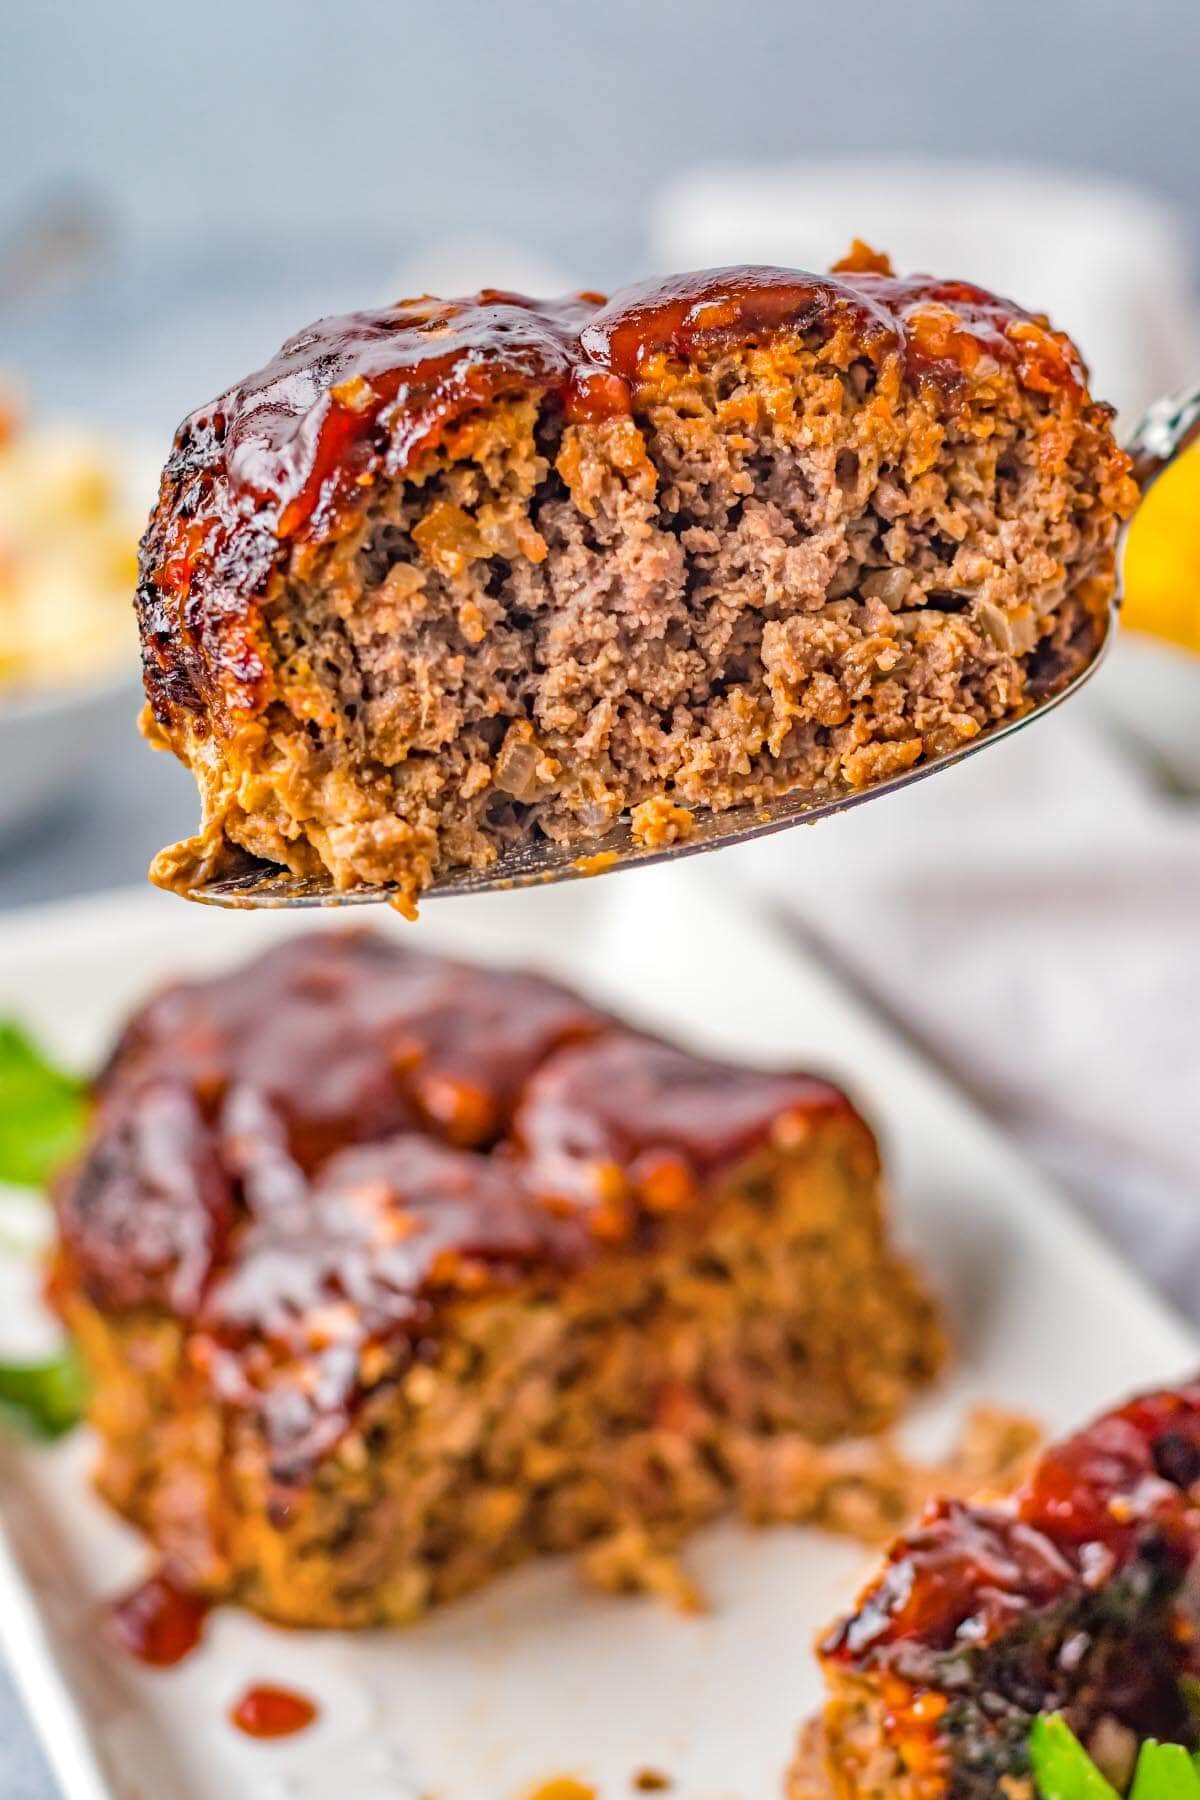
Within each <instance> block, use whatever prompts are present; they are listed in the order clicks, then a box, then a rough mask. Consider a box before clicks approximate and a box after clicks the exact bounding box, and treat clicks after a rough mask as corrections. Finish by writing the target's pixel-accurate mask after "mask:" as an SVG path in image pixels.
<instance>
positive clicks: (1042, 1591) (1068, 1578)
mask: <svg viewBox="0 0 1200 1800" xmlns="http://www.w3.org/2000/svg"><path fill="white" fill-rule="evenodd" d="M1148 1547H1149V1549H1150V1553H1151V1554H1152V1555H1153V1557H1154V1559H1155V1562H1156V1564H1157V1566H1159V1567H1161V1568H1167V1569H1171V1570H1174V1571H1175V1572H1176V1573H1177V1575H1178V1577H1179V1579H1180V1580H1182V1578H1183V1575H1184V1574H1185V1572H1186V1571H1187V1569H1188V1567H1189V1565H1190V1564H1191V1562H1192V1561H1193V1559H1194V1558H1195V1557H1196V1556H1197V1555H1198V1554H1200V1386H1193V1387H1188V1388H1184V1389H1182V1390H1181V1391H1180V1392H1178V1393H1162V1394H1151V1395H1147V1396H1144V1397H1142V1398H1140V1399H1137V1400H1134V1401H1131V1402H1130V1403H1129V1404H1128V1405H1126V1406H1124V1407H1122V1408H1120V1409H1119V1410H1117V1411H1115V1412H1112V1413H1109V1414H1106V1415H1105V1416H1104V1417H1103V1418H1101V1419H1099V1420H1097V1421H1096V1422H1095V1423H1094V1424H1093V1425H1091V1426H1089V1427H1088V1428H1087V1429H1086V1430H1084V1431H1082V1432H1080V1433H1079V1434H1078V1435H1077V1436H1075V1437H1072V1438H1068V1439H1067V1440H1066V1441H1065V1442H1064V1443H1062V1444H1058V1445H1056V1446H1054V1447H1053V1448H1052V1449H1050V1450H1049V1451H1047V1452H1046V1454H1045V1455H1044V1456H1043V1457H1042V1459H1041V1461H1040V1462H1039V1463H1038V1465H1037V1467H1036V1469H1035V1470H1034V1472H1033V1475H1032V1476H1031V1478H1030V1480H1029V1481H1028V1482H1027V1483H1026V1485H1025V1486H1024V1487H1023V1488H1022V1489H1021V1490H1020V1491H1019V1492H1018V1494H1017V1495H1016V1496H1015V1497H1014V1499H1013V1501H1011V1502H1010V1503H1008V1504H1001V1505H997V1506H993V1507H985V1506H969V1505H964V1504H962V1503H961V1502H953V1501H939V1502H935V1503H934V1504H933V1505H932V1506H931V1508H930V1509H929V1510H928V1511H927V1512H926V1515H925V1517H924V1519H923V1520H922V1522H921V1524H920V1525H919V1526H918V1527H917V1529H916V1530H915V1531H914V1532H913V1533H912V1534H911V1535H910V1536H908V1537H907V1538H904V1539H901V1540H900V1542H899V1543H898V1544H897V1545H896V1546H895V1547H894V1548H893V1550H892V1551H891V1553H890V1555H889V1558H888V1565H887V1567H886V1569H885V1570H884V1573H883V1574H882V1576H881V1577H880V1578H879V1579H878V1580H877V1581H876V1582H875V1583H874V1584H873V1585H872V1586H871V1587H870V1588H868V1590H867V1592H866V1594H865V1595H864V1596H863V1598H862V1600H861V1602H860V1605H859V1608H858V1611H857V1612H856V1613H855V1614H854V1615H853V1616H852V1617H851V1618H849V1619H847V1620H845V1621H843V1622H842V1623H841V1624H839V1625H838V1626H836V1627H835V1628H834V1630H833V1631H832V1632H831V1633H830V1634H829V1636H828V1637H827V1638H826V1640H825V1642H824V1644H823V1645H822V1654H823V1656H824V1657H825V1658H827V1659H828V1660H829V1661H831V1662H833V1663H840V1664H843V1665H845V1666H849V1667H852V1668H860V1669H872V1670H887V1669H895V1670H898V1671H900V1672H902V1673H910V1672H911V1671H912V1670H913V1668H914V1667H916V1666H917V1661H918V1659H919V1656H920V1655H921V1654H923V1653H925V1652H935V1653H936V1652H941V1651H946V1650H949V1649H951V1648H954V1647H956V1646H958V1645H972V1646H976V1645H980V1644H987V1643H991V1642H993V1641H994V1640H995V1639H996V1638H997V1637H998V1636H1000V1635H1001V1634H1002V1633H1003V1632H1004V1631H1005V1629H1006V1628H1007V1627H1009V1626H1011V1625H1012V1624H1014V1623H1015V1622H1017V1621H1018V1620H1019V1619H1021V1618H1022V1617H1023V1616H1024V1615H1027V1614H1029V1613H1030V1612H1036V1611H1037V1610H1038V1609H1040V1608H1042V1607H1046V1606H1051V1605H1053V1604H1054V1603H1055V1602H1057V1601H1060V1600H1064V1599H1067V1598H1068V1597H1069V1596H1071V1595H1072V1594H1080V1595H1082V1594H1083V1593H1085V1592H1086V1591H1088V1590H1089V1589H1094V1588H1098V1587H1101V1586H1103V1585H1105V1584H1106V1583H1108V1582H1109V1581H1111V1580H1112V1579H1113V1578H1114V1577H1115V1576H1118V1575H1119V1574H1120V1573H1121V1572H1122V1570H1123V1569H1125V1568H1127V1567H1128V1566H1129V1565H1130V1564H1131V1563H1132V1562H1133V1561H1134V1559H1135V1557H1136V1556H1137V1555H1138V1554H1139V1553H1140V1552H1144V1551H1146V1550H1147V1548H1148Z"/></svg>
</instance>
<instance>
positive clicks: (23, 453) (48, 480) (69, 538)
mask: <svg viewBox="0 0 1200 1800" xmlns="http://www.w3.org/2000/svg"><path fill="white" fill-rule="evenodd" d="M112 462H113V458H112V455H111V453H110V451H109V450H108V448H107V447H106V446H105V445H104V444H103V443H101V442H99V441H98V440H97V439H95V438H93V437H91V436H90V435H88V434H86V433H84V432H78V433H77V432H73V431H72V432H67V431H63V430H59V429H55V430H53V431H49V430H40V431H38V430H30V429H28V428H26V427H25V426H24V424H23V421H22V420H21V419H20V418H19V416H18V413H17V409H16V407H15V405H13V404H12V402H11V401H10V400H8V399H7V398H6V396H5V394H4V393H3V391H0V687H4V688H10V689H11V688H29V687H44V686H48V685H53V686H59V685H68V684H72V683H83V682H88V681H90V680H92V679H93V678H96V677H99V678H101V679H104V678H107V677H108V676H110V675H112V674H113V673H114V671H115V670H116V669H117V668H118V667H119V666H120V664H121V663H123V662H124V663H128V664H129V665H130V666H131V667H132V665H133V662H134V651H135V646H136V639H135V634H134V624H133V604H132V601H133V590H134V586H135V583H136V580H137V527H136V526H135V524H134V523H133V521H132V519H131V518H130V517H129V515H128V512H127V510H126V506H125V503H124V499H123V497H122V496H121V494H120V492H119V484H118V482H117V481H116V480H115V479H114V477H113V474H112Z"/></svg>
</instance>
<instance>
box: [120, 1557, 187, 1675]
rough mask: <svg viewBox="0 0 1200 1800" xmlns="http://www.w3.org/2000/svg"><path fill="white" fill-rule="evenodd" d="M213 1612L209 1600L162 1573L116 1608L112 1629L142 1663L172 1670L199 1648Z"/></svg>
mask: <svg viewBox="0 0 1200 1800" xmlns="http://www.w3.org/2000/svg"><path fill="white" fill-rule="evenodd" d="M209 1611H210V1604H209V1602H208V1601H207V1600H204V1599H202V1598H201V1597H200V1595H198V1594H193V1593H190V1592H189V1591H188V1590H187V1588H185V1587H181V1586H179V1585H178V1584H177V1583H176V1582H175V1581H174V1580H172V1578H171V1577H170V1576H169V1575H167V1574H165V1573H163V1572H161V1571H160V1572H159V1573H158V1574H155V1575H152V1576H151V1577H150V1578H149V1580H148V1581H143V1582H142V1583H141V1585H140V1586H139V1587H136V1588H134V1589H133V1591H132V1592H131V1593H129V1594H126V1595H125V1596H124V1598H123V1599H121V1600H118V1601H117V1602H116V1603H115V1604H114V1606H113V1607H112V1609H111V1611H110V1613H109V1617H108V1629H109V1631H110V1633H111V1634H112V1636H113V1637H114V1638H115V1639H116V1641H117V1643H118V1644H119V1645H120V1646H121V1648H122V1650H125V1651H127V1652H128V1654H129V1655H130V1656H134V1657H136V1658H137V1660H138V1661H139V1662H143V1663H147V1664H148V1665H149V1666H150V1667H151V1668H155V1669H170V1668H173V1667H174V1665H175V1664H176V1663H178V1662H182V1661H183V1659H184V1657H185V1656H187V1655H189V1654H190V1652H191V1651H193V1650H194V1649H195V1648H196V1646H197V1644H199V1642H200V1639H201V1637H202V1636H203V1634H204V1622H205V1620H206V1619H207V1617H208V1614H209Z"/></svg>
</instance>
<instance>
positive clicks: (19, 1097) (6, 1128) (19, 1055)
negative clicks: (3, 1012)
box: [0, 1020, 87, 1187]
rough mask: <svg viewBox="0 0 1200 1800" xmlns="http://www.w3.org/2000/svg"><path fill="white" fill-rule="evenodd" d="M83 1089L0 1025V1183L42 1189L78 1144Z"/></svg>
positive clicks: (7, 1023) (8, 1025)
mask: <svg viewBox="0 0 1200 1800" xmlns="http://www.w3.org/2000/svg"><path fill="white" fill-rule="evenodd" d="M86 1116H87V1101H86V1097H85V1093H84V1087H83V1083H82V1082H80V1081H77V1080H75V1078H74V1077H73V1076H70V1075H64V1074H63V1073H62V1071H61V1070H59V1069H56V1068H55V1067H54V1066H53V1064H51V1063H49V1062H47V1060H46V1058H45V1057H44V1056H43V1055H42V1053H41V1051H40V1050H39V1049H38V1048H37V1046H36V1045H35V1044H34V1043H33V1042H32V1040H31V1039H30V1038H29V1037H28V1036H27V1034H26V1033H25V1032H24V1031H22V1029H21V1027H20V1026H19V1025H15V1024H13V1023H12V1021H11V1020H0V1181H5V1182H10V1183H12V1185H13V1186H15V1187H43V1186H44V1185H45V1183H46V1182H47V1180H48V1179H49V1177H50V1176H51V1174H53V1172H54V1170H55V1169H56V1168H57V1167H58V1166H59V1165H60V1164H61V1163H63V1162H65V1161H66V1159H67V1158H68V1157H69V1156H70V1155H72V1153H73V1152H74V1151H75V1150H77V1149H78V1148H79V1146H80V1144H81V1142H82V1140H83V1128H84V1122H85V1119H86Z"/></svg>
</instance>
